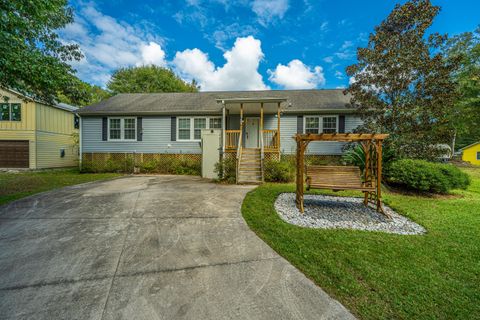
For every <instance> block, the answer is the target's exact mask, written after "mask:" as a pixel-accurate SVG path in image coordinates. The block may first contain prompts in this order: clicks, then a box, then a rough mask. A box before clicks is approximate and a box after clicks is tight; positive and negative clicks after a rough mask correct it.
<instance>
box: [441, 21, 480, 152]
mask: <svg viewBox="0 0 480 320" xmlns="http://www.w3.org/2000/svg"><path fill="white" fill-rule="evenodd" d="M443 51H444V53H445V56H446V57H447V59H453V60H459V61H460V67H459V69H458V71H457V72H455V73H454V77H455V80H456V82H457V91H458V99H457V101H456V103H455V108H454V109H453V110H452V113H451V115H450V117H451V121H452V122H453V125H454V128H455V133H456V136H457V137H458V146H459V147H464V146H466V145H468V144H471V143H473V142H476V141H479V140H480V26H479V27H478V28H477V29H476V30H475V31H474V32H465V33H462V34H460V35H457V36H455V37H452V38H450V39H449V40H448V41H447V42H446V44H445V46H444V47H443ZM453 145H455V143H453Z"/></svg>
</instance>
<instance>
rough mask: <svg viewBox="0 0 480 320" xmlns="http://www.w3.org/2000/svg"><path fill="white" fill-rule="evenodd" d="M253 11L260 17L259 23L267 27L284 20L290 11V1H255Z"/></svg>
mask: <svg viewBox="0 0 480 320" xmlns="http://www.w3.org/2000/svg"><path fill="white" fill-rule="evenodd" d="M252 10H253V12H255V14H256V15H257V17H258V22H259V23H260V24H261V25H263V26H266V25H268V24H270V23H271V22H273V21H274V20H275V19H277V18H278V19H282V18H283V16H284V15H285V12H287V10H288V0H254V1H253V3H252Z"/></svg>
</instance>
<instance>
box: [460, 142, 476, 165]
mask: <svg viewBox="0 0 480 320" xmlns="http://www.w3.org/2000/svg"><path fill="white" fill-rule="evenodd" d="M477 152H480V143H477V144H475V145H473V146H471V147H470V148H466V149H463V154H462V160H463V161H467V162H470V163H471V164H476V165H480V160H477Z"/></svg>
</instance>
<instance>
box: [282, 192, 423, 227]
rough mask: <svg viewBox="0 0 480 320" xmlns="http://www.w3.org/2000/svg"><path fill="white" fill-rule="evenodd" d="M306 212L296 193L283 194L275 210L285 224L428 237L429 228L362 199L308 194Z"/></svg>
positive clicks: (305, 205)
mask: <svg viewBox="0 0 480 320" xmlns="http://www.w3.org/2000/svg"><path fill="white" fill-rule="evenodd" d="M304 208H305V212H304V213H303V214H302V213H301V212H300V210H298V208H297V207H296V206H295V193H282V194H280V195H279V196H278V198H277V200H276V201H275V210H276V211H277V213H278V215H279V216H280V218H282V219H283V220H284V221H286V222H288V223H291V224H294V225H298V226H301V227H307V228H321V229H354V230H367V231H381V232H388V233H396V234H404V235H411V234H424V233H425V232H426V231H425V229H424V228H423V227H422V226H420V225H418V224H417V223H415V222H413V221H411V220H410V219H408V218H406V217H404V216H402V215H399V214H398V213H396V212H395V211H394V210H392V209H391V208H390V207H388V206H386V205H383V210H384V211H385V213H386V214H388V215H390V217H391V218H387V217H386V216H385V215H384V214H382V213H380V212H377V210H376V209H375V208H373V207H372V206H368V207H367V206H365V205H364V204H363V199H362V198H356V197H335V196H327V195H318V194H315V195H314V194H307V195H305V197H304Z"/></svg>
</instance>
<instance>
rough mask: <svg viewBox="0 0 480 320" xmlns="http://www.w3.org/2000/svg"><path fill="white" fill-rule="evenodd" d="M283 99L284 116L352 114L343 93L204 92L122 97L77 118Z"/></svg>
mask: <svg viewBox="0 0 480 320" xmlns="http://www.w3.org/2000/svg"><path fill="white" fill-rule="evenodd" d="M232 99H244V100H257V101H258V100H261V99H267V100H268V99H270V101H273V100H275V99H277V100H283V99H285V101H286V102H285V103H284V104H283V106H284V107H285V106H286V105H289V107H288V108H287V109H285V110H284V112H289V113H295V112H297V113H298V112H305V111H337V112H342V111H343V112H352V111H354V110H355V109H354V108H351V107H349V106H348V104H349V103H350V96H349V95H344V94H343V90H340V89H335V90H265V91H204V92H193V93H123V94H117V95H115V96H113V97H111V98H109V99H107V100H104V101H101V102H98V103H95V104H92V105H90V106H87V107H84V108H82V109H80V110H78V113H79V114H80V115H100V114H104V115H108V114H175V113H183V114H187V113H220V112H221V110H222V104H221V101H222V100H232Z"/></svg>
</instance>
